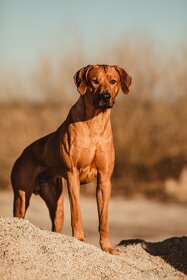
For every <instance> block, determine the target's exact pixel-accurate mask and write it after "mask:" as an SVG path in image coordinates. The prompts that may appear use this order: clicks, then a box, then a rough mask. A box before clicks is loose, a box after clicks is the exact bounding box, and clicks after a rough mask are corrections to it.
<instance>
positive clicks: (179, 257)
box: [117, 236, 187, 275]
mask: <svg viewBox="0 0 187 280" xmlns="http://www.w3.org/2000/svg"><path fill="white" fill-rule="evenodd" d="M136 244H142V248H143V249H144V250H145V251H146V252H147V253H149V254H150V255H152V256H160V257H161V258H162V259H164V260H165V261H166V262H167V263H169V264H170V265H171V266H173V267H174V268H175V269H177V270H178V271H180V272H183V273H184V274H186V275H187V236H183V237H172V238H168V239H166V240H164V241H161V242H146V241H144V240H142V239H130V240H122V241H121V242H120V243H119V244H118V245H117V246H129V245H136Z"/></svg>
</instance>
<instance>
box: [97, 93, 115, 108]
mask: <svg viewBox="0 0 187 280" xmlns="http://www.w3.org/2000/svg"><path fill="white" fill-rule="evenodd" d="M94 105H95V107H96V108H97V109H102V110H104V109H109V108H112V107H113V101H112V98H111V94H110V93H109V92H103V93H100V92H98V93H96V94H95V96H94Z"/></svg>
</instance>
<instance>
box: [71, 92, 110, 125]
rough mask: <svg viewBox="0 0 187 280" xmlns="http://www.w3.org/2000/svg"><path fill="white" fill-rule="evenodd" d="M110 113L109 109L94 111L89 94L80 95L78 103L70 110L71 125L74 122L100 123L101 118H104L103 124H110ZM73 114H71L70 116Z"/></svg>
mask: <svg viewBox="0 0 187 280" xmlns="http://www.w3.org/2000/svg"><path fill="white" fill-rule="evenodd" d="M110 112H111V109H106V110H101V109H96V108H95V106H94V104H93V98H92V96H91V94H89V93H86V94H84V95H81V96H80V97H79V99H78V101H77V102H76V103H75V104H74V106H73V107H72V108H71V110H70V113H69V115H70V118H71V123H75V122H80V121H81V122H84V121H87V122H91V123H93V122H95V121H96V122H98V121H100V122H102V119H103V117H104V118H105V123H106V121H107V122H110ZM72 113H73V114H72Z"/></svg>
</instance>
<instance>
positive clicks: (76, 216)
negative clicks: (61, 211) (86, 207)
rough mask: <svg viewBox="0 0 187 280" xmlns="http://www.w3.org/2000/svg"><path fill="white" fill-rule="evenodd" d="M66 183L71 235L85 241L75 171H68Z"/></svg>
mask: <svg viewBox="0 0 187 280" xmlns="http://www.w3.org/2000/svg"><path fill="white" fill-rule="evenodd" d="M67 184H68V193H69V200H70V208H71V226H72V235H73V236H74V237H75V238H77V239H78V240H81V241H85V235H84V232H83V226H82V216H81V209H80V181H79V178H78V174H77V173H76V171H74V172H68V174H67Z"/></svg>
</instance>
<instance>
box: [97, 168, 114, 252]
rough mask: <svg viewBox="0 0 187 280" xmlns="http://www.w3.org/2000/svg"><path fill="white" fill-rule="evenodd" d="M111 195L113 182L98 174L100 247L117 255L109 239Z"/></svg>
mask: <svg viewBox="0 0 187 280" xmlns="http://www.w3.org/2000/svg"><path fill="white" fill-rule="evenodd" d="M110 195H111V181H110V178H107V177H105V176H102V174H98V178H97V191H96V196H97V208H98V215H99V233H100V246H101V249H102V250H103V251H105V252H109V253H111V254H117V253H118V250H117V249H114V248H112V246H111V243H110V239H109V227H108V204H109V200H110Z"/></svg>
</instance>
